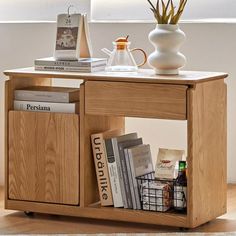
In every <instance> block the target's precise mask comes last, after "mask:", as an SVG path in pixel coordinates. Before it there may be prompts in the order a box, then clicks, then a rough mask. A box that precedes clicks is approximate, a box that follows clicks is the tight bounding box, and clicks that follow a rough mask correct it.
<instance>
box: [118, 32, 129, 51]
mask: <svg viewBox="0 0 236 236" xmlns="http://www.w3.org/2000/svg"><path fill="white" fill-rule="evenodd" d="M128 38H129V35H127V36H126V37H119V38H117V39H116V40H115V43H116V46H117V49H119V50H124V49H125V48H126V46H127V43H128V42H129V41H128Z"/></svg>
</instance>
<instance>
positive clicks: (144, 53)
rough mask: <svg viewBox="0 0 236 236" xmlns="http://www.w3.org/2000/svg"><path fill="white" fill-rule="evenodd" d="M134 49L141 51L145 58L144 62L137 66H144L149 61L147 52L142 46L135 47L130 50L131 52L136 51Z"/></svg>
mask: <svg viewBox="0 0 236 236" xmlns="http://www.w3.org/2000/svg"><path fill="white" fill-rule="evenodd" d="M134 51H141V52H142V53H143V56H144V60H143V62H142V63H140V64H139V65H137V67H141V66H143V65H144V64H145V63H146V62H147V54H146V52H145V51H144V50H143V49H141V48H133V49H131V50H130V52H134Z"/></svg>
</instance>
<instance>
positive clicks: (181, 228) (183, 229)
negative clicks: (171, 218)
mask: <svg viewBox="0 0 236 236" xmlns="http://www.w3.org/2000/svg"><path fill="white" fill-rule="evenodd" d="M179 230H180V231H182V232H185V231H188V228H184V227H179Z"/></svg>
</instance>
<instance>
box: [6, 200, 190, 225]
mask: <svg viewBox="0 0 236 236" xmlns="http://www.w3.org/2000/svg"><path fill="white" fill-rule="evenodd" d="M5 208H6V209H10V210H20V211H31V212H38V213H47V214H56V215H67V216H77V217H86V218H94V219H104V220H114V221H124V222H135V223H145V224H155V225H167V226H176V227H185V228H189V227H190V226H189V223H188V222H189V221H188V216H187V215H184V214H176V213H158V212H150V211H141V210H132V209H124V208H113V207H80V206H70V205H59V204H47V203H37V202H28V201H16V200H7V201H6V206H5Z"/></svg>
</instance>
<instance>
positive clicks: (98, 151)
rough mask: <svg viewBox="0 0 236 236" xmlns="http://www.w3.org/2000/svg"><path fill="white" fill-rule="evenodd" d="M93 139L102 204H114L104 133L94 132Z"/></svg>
mask: <svg viewBox="0 0 236 236" xmlns="http://www.w3.org/2000/svg"><path fill="white" fill-rule="evenodd" d="M91 141H92V148H93V157H94V164H95V168H96V174H97V182H98V190H99V195H100V200H101V205H102V206H112V205H113V199H112V191H111V185H110V179H109V174H108V166H107V160H106V152H105V149H104V145H103V143H104V140H103V135H102V134H93V135H91Z"/></svg>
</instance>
